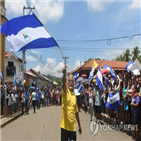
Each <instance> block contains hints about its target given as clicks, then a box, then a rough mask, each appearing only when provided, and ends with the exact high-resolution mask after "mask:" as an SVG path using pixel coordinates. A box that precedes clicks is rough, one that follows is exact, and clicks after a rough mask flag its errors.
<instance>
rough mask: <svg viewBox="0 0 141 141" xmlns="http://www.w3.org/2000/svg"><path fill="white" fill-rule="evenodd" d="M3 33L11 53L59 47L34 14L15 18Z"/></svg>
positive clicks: (3, 27) (3, 29) (2, 29)
mask: <svg viewBox="0 0 141 141" xmlns="http://www.w3.org/2000/svg"><path fill="white" fill-rule="evenodd" d="M1 33H3V34H5V36H6V38H7V40H8V42H9V46H10V50H11V51H21V50H26V49H37V48H49V47H54V46H58V44H57V43H56V41H55V40H54V38H53V37H52V36H51V35H50V33H49V32H48V31H47V30H46V29H45V27H44V26H43V24H42V23H41V22H40V21H39V19H38V18H37V17H36V16H35V15H34V14H33V15H25V16H21V17H17V18H13V19H11V20H9V21H7V22H5V23H4V24H3V26H2V28H1Z"/></svg>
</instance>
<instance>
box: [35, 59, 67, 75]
mask: <svg viewBox="0 0 141 141" xmlns="http://www.w3.org/2000/svg"><path fill="white" fill-rule="evenodd" d="M46 60H47V64H46V65H44V66H40V65H37V66H36V67H35V70H36V71H40V72H41V73H42V74H45V75H47V74H49V75H53V76H56V77H62V69H63V67H64V63H63V62H59V63H58V64H57V65H56V58H55V59H53V58H47V59H46Z"/></svg>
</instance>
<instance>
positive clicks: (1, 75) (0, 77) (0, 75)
mask: <svg viewBox="0 0 141 141" xmlns="http://www.w3.org/2000/svg"><path fill="white" fill-rule="evenodd" d="M2 79H3V72H2V71H1V73H0V80H1V81H2Z"/></svg>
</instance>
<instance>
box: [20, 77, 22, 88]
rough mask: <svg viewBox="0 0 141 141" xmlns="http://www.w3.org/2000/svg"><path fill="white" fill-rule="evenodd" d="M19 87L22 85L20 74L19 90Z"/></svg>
mask: <svg viewBox="0 0 141 141" xmlns="http://www.w3.org/2000/svg"><path fill="white" fill-rule="evenodd" d="M21 85H22V78H21V74H20V77H19V88H21Z"/></svg>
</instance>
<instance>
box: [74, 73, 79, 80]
mask: <svg viewBox="0 0 141 141" xmlns="http://www.w3.org/2000/svg"><path fill="white" fill-rule="evenodd" d="M73 76H74V79H75V82H76V80H77V78H78V76H79V73H74V74H73Z"/></svg>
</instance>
